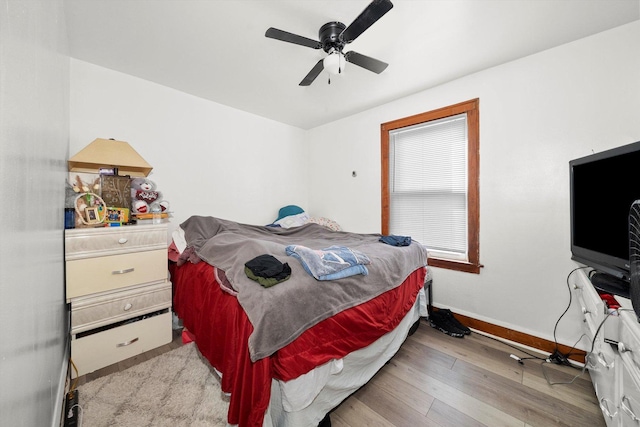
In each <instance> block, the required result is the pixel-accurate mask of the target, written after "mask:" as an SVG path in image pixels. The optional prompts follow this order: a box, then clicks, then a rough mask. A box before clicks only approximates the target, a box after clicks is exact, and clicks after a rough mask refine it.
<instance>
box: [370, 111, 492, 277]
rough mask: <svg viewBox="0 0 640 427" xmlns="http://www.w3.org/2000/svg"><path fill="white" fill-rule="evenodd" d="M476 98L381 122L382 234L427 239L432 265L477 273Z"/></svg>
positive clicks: (477, 168) (478, 220)
mask: <svg viewBox="0 0 640 427" xmlns="http://www.w3.org/2000/svg"><path fill="white" fill-rule="evenodd" d="M478 104H479V100H478V99H474V100H471V101H467V102H462V103H460V104H456V105H452V106H449V107H445V108H441V109H438V110H434V111H429V112H426V113H423V114H418V115H415V116H411V117H406V118H403V119H399V120H395V121H392V122H388V123H383V124H382V126H381V134H382V135H381V149H382V233H383V234H396V235H403V236H411V237H412V238H414V239H415V240H417V241H419V242H420V243H422V244H424V245H425V246H426V247H427V251H428V253H429V264H430V265H432V266H434V267H443V268H449V269H454V270H460V271H466V272H470V273H479V272H480V267H481V265H480V248H479V227H480V218H479V185H478V180H479V111H478Z"/></svg>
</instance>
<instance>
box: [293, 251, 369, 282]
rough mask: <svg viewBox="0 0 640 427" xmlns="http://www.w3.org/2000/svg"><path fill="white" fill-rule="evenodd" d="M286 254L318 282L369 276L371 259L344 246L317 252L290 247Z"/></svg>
mask: <svg viewBox="0 0 640 427" xmlns="http://www.w3.org/2000/svg"><path fill="white" fill-rule="evenodd" d="M285 252H286V253H287V255H289V256H292V257H294V258H296V259H298V261H300V263H301V264H302V267H304V269H305V271H306V272H307V273H309V274H310V275H312V276H313V277H315V278H316V279H317V280H337V279H342V278H343V277H349V276H354V275H356V274H362V275H364V276H366V275H368V274H369V270H367V267H365V264H369V263H370V262H371V261H370V260H369V257H368V256H367V255H365V254H363V253H362V252H360V251H357V250H355V249H350V248H347V247H344V246H330V247H328V248H325V249H320V250H316V249H311V248H308V247H306V246H300V245H289V246H287V247H286V248H285Z"/></svg>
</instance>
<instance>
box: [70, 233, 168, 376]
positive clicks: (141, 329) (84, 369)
mask: <svg viewBox="0 0 640 427" xmlns="http://www.w3.org/2000/svg"><path fill="white" fill-rule="evenodd" d="M65 265H66V299H67V302H68V303H69V304H70V308H71V359H72V360H73V363H74V365H75V366H76V368H77V369H78V372H77V375H78V376H80V375H84V374H87V373H90V372H93V371H95V370H96V369H100V368H103V367H105V366H108V365H111V364H113V363H117V362H119V361H121V360H124V359H127V358H129V357H132V356H135V355H137V354H140V353H143V352H145V351H148V350H150V349H153V348H156V347H159V346H161V345H164V344H167V343H169V342H170V341H171V339H172V331H171V283H170V282H169V281H168V280H167V276H168V274H167V226H166V225H164V224H160V225H137V226H126V227H103V228H79V229H72V230H66V231H65ZM73 376H74V377H75V376H76V372H75V371H73Z"/></svg>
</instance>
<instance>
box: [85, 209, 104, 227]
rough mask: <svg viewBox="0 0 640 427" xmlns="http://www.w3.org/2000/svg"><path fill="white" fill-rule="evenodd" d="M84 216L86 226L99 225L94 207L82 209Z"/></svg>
mask: <svg viewBox="0 0 640 427" xmlns="http://www.w3.org/2000/svg"><path fill="white" fill-rule="evenodd" d="M84 216H85V220H86V222H87V224H99V223H101V222H102V220H101V219H100V214H99V213H98V208H97V207H96V206H91V207H87V208H84Z"/></svg>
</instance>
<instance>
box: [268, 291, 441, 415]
mask: <svg viewBox="0 0 640 427" xmlns="http://www.w3.org/2000/svg"><path fill="white" fill-rule="evenodd" d="M426 316H428V312H427V297H426V294H425V291H424V289H421V290H420V292H419V294H418V298H417V299H416V303H415V304H414V306H413V308H412V309H411V310H410V311H409V313H407V315H406V316H405V317H404V319H403V320H402V321H401V322H400V324H399V325H398V327H397V328H395V329H394V330H393V331H391V332H389V333H387V334H386V335H384V336H382V337H380V338H379V339H378V340H376V341H375V342H374V343H372V344H371V345H369V346H367V347H365V348H362V349H360V350H356V351H354V352H352V353H349V354H348V355H346V356H345V357H344V358H343V359H342V360H341V361H340V362H342V369H337V368H338V365H337V364H336V363H337V362H338V361H330V362H328V363H326V364H325V365H322V366H319V367H318V368H316V369H314V370H313V371H311V372H310V373H308V374H305V375H304V376H303V377H304V378H303V377H300V378H296V379H295V380H292V381H287V382H284V383H283V382H282V381H277V380H273V381H272V383H271V402H270V407H269V410H268V411H267V414H266V415H265V420H264V423H263V425H264V427H273V426H278V427H300V426H317V425H318V423H319V422H320V421H321V420H322V419H323V418H324V416H325V414H326V413H328V412H329V411H330V410H331V409H333V408H335V407H336V406H338V405H339V404H340V403H341V402H342V401H343V400H344V399H346V398H347V397H348V396H349V395H351V394H352V393H353V392H355V391H356V390H357V389H358V388H360V387H361V386H363V385H364V384H366V383H367V382H368V381H369V380H370V379H371V378H373V376H374V375H375V374H376V372H378V370H379V369H380V368H382V367H383V366H384V364H385V363H386V362H387V361H388V360H389V359H390V358H391V357H392V356H393V355H394V354H396V352H397V351H398V349H399V348H400V346H401V345H402V343H403V342H404V341H405V339H406V338H407V335H408V333H409V329H410V328H411V326H412V325H413V324H414V323H415V322H416V321H417V320H418V319H419V318H420V317H426ZM332 362H336V363H332ZM334 371H335V372H334ZM298 380H300V381H298Z"/></svg>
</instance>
